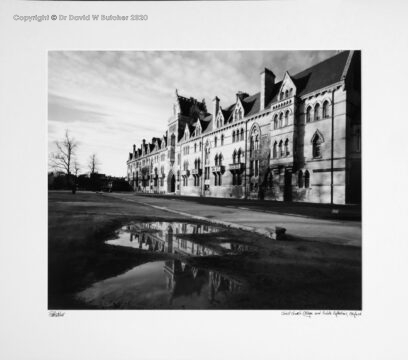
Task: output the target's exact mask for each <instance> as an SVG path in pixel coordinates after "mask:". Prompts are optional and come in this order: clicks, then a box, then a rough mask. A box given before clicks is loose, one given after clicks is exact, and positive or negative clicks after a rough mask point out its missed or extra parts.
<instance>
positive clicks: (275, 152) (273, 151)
mask: <svg viewBox="0 0 408 360" xmlns="http://www.w3.org/2000/svg"><path fill="white" fill-rule="evenodd" d="M272 157H273V158H274V159H276V158H277V157H278V143H277V142H276V141H275V143H274V144H273V149H272Z"/></svg>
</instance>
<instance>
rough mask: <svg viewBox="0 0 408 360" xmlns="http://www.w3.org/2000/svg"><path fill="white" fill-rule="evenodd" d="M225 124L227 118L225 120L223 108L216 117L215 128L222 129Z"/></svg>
mask: <svg viewBox="0 0 408 360" xmlns="http://www.w3.org/2000/svg"><path fill="white" fill-rule="evenodd" d="M224 124H225V118H224V114H223V111H222V108H221V106H220V107H219V109H218V113H217V114H216V116H215V124H214V125H215V128H216V129H219V128H220V127H222V126H223V125H224Z"/></svg>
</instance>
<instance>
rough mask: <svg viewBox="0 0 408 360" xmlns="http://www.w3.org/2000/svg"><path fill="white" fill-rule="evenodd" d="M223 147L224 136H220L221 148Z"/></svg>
mask: <svg viewBox="0 0 408 360" xmlns="http://www.w3.org/2000/svg"><path fill="white" fill-rule="evenodd" d="M222 145H224V134H222V135H221V146H222Z"/></svg>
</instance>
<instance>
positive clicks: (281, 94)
mask: <svg viewBox="0 0 408 360" xmlns="http://www.w3.org/2000/svg"><path fill="white" fill-rule="evenodd" d="M282 99H283V91H282V92H281V93H280V99H279V100H282Z"/></svg>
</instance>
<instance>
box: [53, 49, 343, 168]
mask: <svg viewBox="0 0 408 360" xmlns="http://www.w3.org/2000/svg"><path fill="white" fill-rule="evenodd" d="M335 53H336V51H334V50H333V51H331V50H330V51H157V52H156V51H50V52H49V53H48V148H49V152H50V153H51V152H54V151H55V150H56V146H55V141H58V140H61V139H62V138H63V137H64V134H65V130H66V129H68V130H69V133H70V135H71V136H72V137H74V138H75V140H76V141H77V142H78V143H79V146H78V150H77V159H78V162H79V164H80V171H79V173H80V174H82V173H87V172H89V169H88V165H87V164H88V162H89V157H90V156H91V155H92V154H96V155H97V158H98V159H99V162H100V166H99V172H100V173H104V174H106V175H111V176H125V175H126V161H127V159H128V156H129V152H131V151H132V146H133V144H136V145H137V146H139V145H140V143H141V142H142V139H146V140H147V141H149V140H150V139H151V138H152V137H160V136H162V135H164V133H165V131H166V126H167V121H168V119H169V118H170V116H171V115H172V111H173V104H174V103H175V91H176V89H177V90H178V93H179V94H180V95H182V96H185V97H195V98H197V99H198V100H202V99H205V101H206V103H207V109H208V111H209V112H211V111H212V110H211V109H212V100H213V99H214V97H215V96H218V97H219V98H220V104H221V106H222V107H224V108H226V107H227V106H229V105H230V104H232V103H233V102H234V101H235V94H236V93H237V92H238V91H244V92H246V93H248V94H250V95H252V94H254V93H257V92H259V90H260V75H259V74H260V72H261V71H262V70H263V69H264V68H265V67H267V68H268V69H270V70H272V71H273V72H274V74H275V76H276V81H280V80H281V79H282V78H283V76H284V74H285V71H288V72H289V74H292V75H294V74H296V73H297V72H299V71H301V70H304V69H306V68H308V67H309V66H312V65H314V64H316V63H318V62H320V61H322V60H325V59H326V58H328V57H330V56H333V55H334V54H335Z"/></svg>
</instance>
